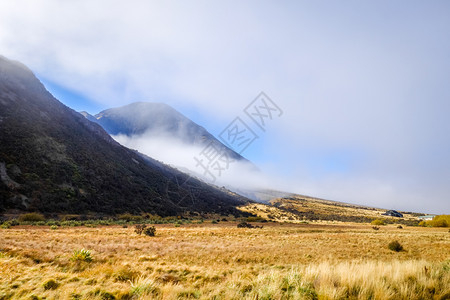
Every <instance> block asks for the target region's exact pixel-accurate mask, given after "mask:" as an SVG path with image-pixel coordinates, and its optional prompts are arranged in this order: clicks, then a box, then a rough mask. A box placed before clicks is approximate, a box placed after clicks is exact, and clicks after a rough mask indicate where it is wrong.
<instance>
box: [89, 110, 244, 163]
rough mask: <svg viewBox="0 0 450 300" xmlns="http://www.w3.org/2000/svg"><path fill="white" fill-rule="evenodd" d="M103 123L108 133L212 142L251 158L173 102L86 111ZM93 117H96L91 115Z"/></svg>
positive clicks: (200, 143)
mask: <svg viewBox="0 0 450 300" xmlns="http://www.w3.org/2000/svg"><path fill="white" fill-rule="evenodd" d="M83 115H84V116H85V117H86V118H88V119H89V120H91V121H93V122H96V123H98V124H100V125H101V126H102V127H103V128H104V129H105V130H106V131H107V132H108V133H109V134H111V135H113V136H115V135H126V136H128V137H133V136H139V135H142V134H146V135H147V136H148V137H149V138H151V137H152V134H153V135H155V136H156V135H158V136H161V135H163V136H167V137H170V138H175V139H178V140H179V141H181V142H183V143H184V144H187V145H195V146H201V147H205V146H207V145H208V144H209V143H213V144H214V145H215V146H216V147H218V149H222V151H225V152H226V153H227V154H228V156H229V157H230V158H232V159H235V160H239V161H243V162H249V161H248V160H246V159H245V158H244V157H242V156H241V155H240V154H238V153H236V152H235V151H233V150H232V149H230V148H228V147H227V146H226V145H224V144H222V143H221V142H220V141H219V140H218V139H216V138H215V137H214V136H213V135H212V134H211V133H209V132H208V131H207V130H206V129H205V128H204V127H202V126H200V125H198V124H197V123H195V122H194V121H192V120H190V119H189V118H187V117H186V116H184V115H183V114H182V113H180V112H179V111H177V110H176V109H175V108H173V107H172V106H170V105H168V104H166V103H162V102H134V103H130V104H127V105H125V106H121V107H116V108H110V109H106V110H104V111H102V112H100V113H98V114H96V115H95V116H91V115H89V114H87V113H85V114H83ZM92 118H94V119H92Z"/></svg>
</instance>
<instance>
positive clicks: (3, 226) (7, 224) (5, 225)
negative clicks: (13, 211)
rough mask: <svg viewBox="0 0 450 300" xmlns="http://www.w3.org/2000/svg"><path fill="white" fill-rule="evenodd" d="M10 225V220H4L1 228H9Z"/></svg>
mask: <svg viewBox="0 0 450 300" xmlns="http://www.w3.org/2000/svg"><path fill="white" fill-rule="evenodd" d="M11 226H12V224H11V222H10V221H5V222H3V224H2V226H1V227H2V228H3V229H9V228H11Z"/></svg>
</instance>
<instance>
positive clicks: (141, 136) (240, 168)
mask: <svg viewBox="0 0 450 300" xmlns="http://www.w3.org/2000/svg"><path fill="white" fill-rule="evenodd" d="M81 114H82V115H83V116H85V117H86V118H87V119H88V120H91V121H93V122H96V123H98V124H100V125H101V126H102V127H103V128H104V129H105V130H106V131H107V132H108V133H109V134H110V135H111V136H112V137H113V138H114V139H115V140H117V141H118V142H120V143H121V144H122V145H124V146H126V147H128V148H131V149H136V150H138V151H140V152H142V153H144V154H146V155H149V156H151V157H154V158H156V159H158V160H161V161H163V162H165V163H168V164H171V165H173V166H174V167H177V168H179V169H181V170H184V171H186V172H189V173H190V174H192V175H193V176H196V177H200V178H202V179H203V180H206V181H208V182H212V183H215V184H219V185H225V186H227V187H229V188H232V189H233V188H234V189H240V190H242V189H254V188H263V187H264V188H267V187H268V184H269V183H268V179H267V178H266V177H265V176H264V175H263V174H262V173H261V172H260V171H259V170H258V168H257V167H256V166H255V165H254V164H252V163H251V162H250V161H248V160H247V159H246V158H244V157H243V156H241V155H240V154H239V153H236V152H235V151H234V150H232V149H230V148H228V147H227V146H225V145H224V144H223V143H222V142H221V141H219V140H218V139H217V138H215V137H214V136H213V135H212V134H211V133H209V132H208V131H207V130H206V129H205V128H204V127H202V126H200V125H198V124H196V123H195V122H193V121H192V120H190V119H188V118H187V117H186V116H184V115H183V114H181V113H180V112H178V111H177V110H175V109H174V108H172V107H171V106H169V105H167V104H164V103H149V102H136V103H132V104H128V105H126V106H123V107H118V108H111V109H107V110H104V111H102V112H100V113H98V114H96V115H94V116H92V115H90V114H89V113H87V112H85V111H83V112H81ZM211 149H215V150H218V153H220V155H222V156H223V157H227V161H226V162H224V164H223V165H222V166H221V167H222V169H223V170H220V171H218V170H217V168H215V167H214V166H213V164H214V163H213V162H212V163H211V162H210V163H209V166H208V170H207V171H206V169H205V168H202V166H201V164H199V161H198V160H200V159H201V157H202V154H204V153H205V152H207V151H210V150H211ZM210 154H211V155H214V154H213V153H210ZM219 157H220V156H219V155H218V156H217V158H219ZM196 158H197V159H198V160H196ZM203 165H204V166H206V161H205V163H204V164H203Z"/></svg>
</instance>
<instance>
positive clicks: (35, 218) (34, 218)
mask: <svg viewBox="0 0 450 300" xmlns="http://www.w3.org/2000/svg"><path fill="white" fill-rule="evenodd" d="M18 220H19V222H40V221H41V222H43V221H45V217H44V215H43V214H39V213H28V214H22V215H20V216H19V218H18Z"/></svg>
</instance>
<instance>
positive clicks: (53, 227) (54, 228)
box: [50, 225, 58, 230]
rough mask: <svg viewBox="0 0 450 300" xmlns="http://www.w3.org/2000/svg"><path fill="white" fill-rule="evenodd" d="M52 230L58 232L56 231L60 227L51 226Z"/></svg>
mask: <svg viewBox="0 0 450 300" xmlns="http://www.w3.org/2000/svg"><path fill="white" fill-rule="evenodd" d="M50 229H51V230H56V229H58V226H56V225H52V226H50Z"/></svg>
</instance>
